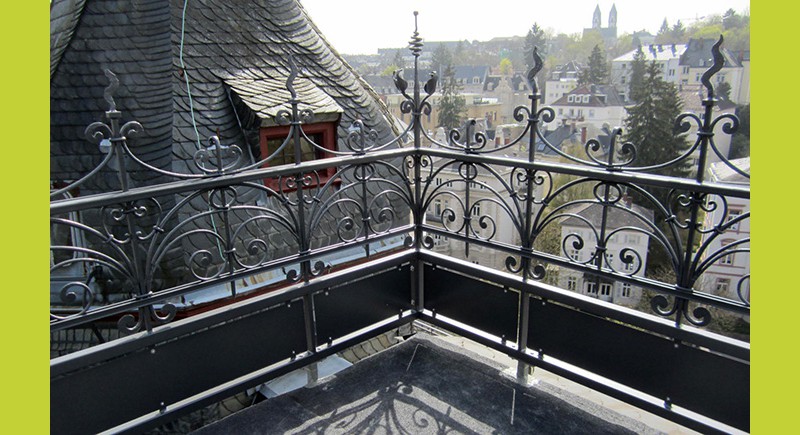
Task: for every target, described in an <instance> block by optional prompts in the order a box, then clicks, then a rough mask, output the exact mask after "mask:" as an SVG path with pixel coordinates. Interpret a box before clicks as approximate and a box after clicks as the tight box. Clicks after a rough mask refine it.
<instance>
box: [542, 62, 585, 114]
mask: <svg viewBox="0 0 800 435" xmlns="http://www.w3.org/2000/svg"><path fill="white" fill-rule="evenodd" d="M581 69H583V65H581V64H580V63H578V62H575V61H569V62H567V63H566V64H564V65H557V66H556V67H555V68H554V69H553V72H551V73H550V77H548V78H547V81H546V82H545V85H544V91H545V92H544V100H543V103H542V104H552V103H553V102H554V101H558V100H559V99H560V98H561V97H563V96H564V95H566V94H568V93H569V92H570V91H572V90H573V89H575V88H577V87H578V76H579V75H580V73H581Z"/></svg>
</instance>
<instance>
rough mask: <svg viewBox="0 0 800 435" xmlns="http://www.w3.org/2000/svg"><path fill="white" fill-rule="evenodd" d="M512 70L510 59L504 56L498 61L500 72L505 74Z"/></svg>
mask: <svg viewBox="0 0 800 435" xmlns="http://www.w3.org/2000/svg"><path fill="white" fill-rule="evenodd" d="M512 72H514V65H513V64H512V63H511V60H510V59H508V58H506V59H503V60H501V61H500V74H502V75H504V76H507V75H509V74H511V73H512Z"/></svg>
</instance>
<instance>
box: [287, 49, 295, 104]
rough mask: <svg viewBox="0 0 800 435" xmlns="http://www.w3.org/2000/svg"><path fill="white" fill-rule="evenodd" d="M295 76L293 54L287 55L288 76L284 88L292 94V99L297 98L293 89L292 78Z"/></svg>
mask: <svg viewBox="0 0 800 435" xmlns="http://www.w3.org/2000/svg"><path fill="white" fill-rule="evenodd" d="M296 78H297V64H296V63H295V62H294V56H292V55H291V54H290V55H289V77H287V78H286V89H288V90H289V93H290V94H291V95H292V100H296V99H297V92H295V90H294V79H296Z"/></svg>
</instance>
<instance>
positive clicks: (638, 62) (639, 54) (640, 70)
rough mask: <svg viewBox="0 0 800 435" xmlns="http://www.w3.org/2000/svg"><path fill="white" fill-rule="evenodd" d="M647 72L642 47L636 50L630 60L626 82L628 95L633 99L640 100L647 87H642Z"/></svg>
mask: <svg viewBox="0 0 800 435" xmlns="http://www.w3.org/2000/svg"><path fill="white" fill-rule="evenodd" d="M646 72H647V61H646V60H645V56H644V52H643V51H642V47H641V46H639V48H638V49H637V50H636V53H634V55H633V62H631V78H630V81H629V82H628V97H629V98H630V99H631V100H633V101H641V100H642V98H644V94H645V93H647V89H646V88H645V87H644V80H645V74H646Z"/></svg>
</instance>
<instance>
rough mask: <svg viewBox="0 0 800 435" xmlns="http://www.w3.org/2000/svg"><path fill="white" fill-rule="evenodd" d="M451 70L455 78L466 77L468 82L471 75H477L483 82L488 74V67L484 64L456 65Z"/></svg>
mask: <svg viewBox="0 0 800 435" xmlns="http://www.w3.org/2000/svg"><path fill="white" fill-rule="evenodd" d="M453 70H454V71H455V77H456V79H468V80H470V83H471V80H472V78H473V77H479V78H480V79H481V83H483V81H484V80H486V77H487V76H488V75H489V67H488V66H486V65H457V66H454V67H453Z"/></svg>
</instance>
